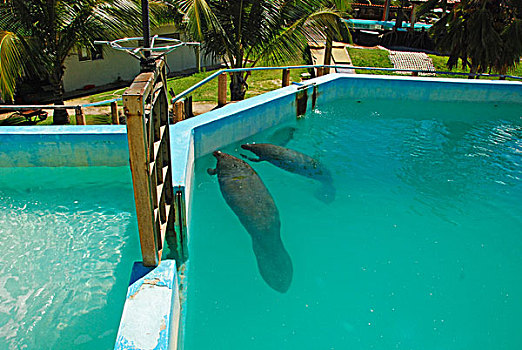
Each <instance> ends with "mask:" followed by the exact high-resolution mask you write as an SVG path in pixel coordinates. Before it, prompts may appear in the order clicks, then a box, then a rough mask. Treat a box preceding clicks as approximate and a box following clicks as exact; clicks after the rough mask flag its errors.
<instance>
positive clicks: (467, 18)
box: [428, 0, 522, 74]
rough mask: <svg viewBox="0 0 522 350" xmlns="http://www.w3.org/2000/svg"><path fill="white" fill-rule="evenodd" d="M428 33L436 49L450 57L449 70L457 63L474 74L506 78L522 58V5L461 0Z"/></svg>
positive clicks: (508, 1) (505, 0)
mask: <svg viewBox="0 0 522 350" xmlns="http://www.w3.org/2000/svg"><path fill="white" fill-rule="evenodd" d="M442 2H444V1H435V0H431V1H429V2H428V4H429V5H430V6H435V4H437V3H439V4H440V3H442ZM431 33H432V34H433V36H434V40H435V44H436V45H437V47H438V49H439V50H440V51H441V52H444V53H447V54H449V59H448V62H447V65H448V67H449V68H450V69H452V68H454V67H456V66H457V64H458V62H459V60H460V61H461V63H462V67H463V68H469V69H470V71H471V72H473V73H477V72H478V73H487V72H497V73H500V74H505V73H506V72H507V71H508V70H509V69H510V68H512V67H514V66H516V65H517V64H518V63H519V59H520V56H522V5H521V2H520V0H462V1H461V3H460V4H458V5H456V6H455V7H454V9H453V10H452V12H451V13H449V14H446V15H444V16H443V17H442V18H441V20H439V21H438V22H437V23H436V24H435V25H434V26H433V27H432V30H431Z"/></svg>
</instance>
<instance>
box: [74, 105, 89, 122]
mask: <svg viewBox="0 0 522 350" xmlns="http://www.w3.org/2000/svg"><path fill="white" fill-rule="evenodd" d="M74 114H75V115H76V125H86V122H85V116H84V115H83V111H82V108H81V107H79V108H76V109H75V110H74Z"/></svg>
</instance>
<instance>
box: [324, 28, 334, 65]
mask: <svg viewBox="0 0 522 350" xmlns="http://www.w3.org/2000/svg"><path fill="white" fill-rule="evenodd" d="M332 46H333V37H332V34H330V33H327V34H326V44H325V46H324V61H323V64H324V65H325V66H329V65H331V64H332V62H331V61H332ZM328 73H330V68H325V69H324V71H323V74H328Z"/></svg>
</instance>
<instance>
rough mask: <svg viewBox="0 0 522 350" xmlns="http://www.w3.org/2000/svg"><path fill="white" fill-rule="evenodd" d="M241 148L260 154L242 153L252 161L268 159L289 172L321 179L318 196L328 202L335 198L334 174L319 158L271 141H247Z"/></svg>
mask: <svg viewBox="0 0 522 350" xmlns="http://www.w3.org/2000/svg"><path fill="white" fill-rule="evenodd" d="M241 148H243V149H245V150H248V151H250V152H252V153H254V154H255V155H257V156H258V158H251V157H248V156H246V155H244V154H242V155H241V156H242V157H243V158H246V159H248V160H250V161H252V162H262V161H267V162H269V163H272V164H273V165H275V166H277V167H279V168H281V169H283V170H286V171H288V172H291V173H294V174H298V175H301V176H305V177H308V178H311V179H314V180H317V181H319V182H320V183H321V184H322V186H321V188H320V189H319V190H318V191H317V192H316V197H317V198H319V199H320V200H322V201H324V202H326V203H330V202H332V201H333V200H334V199H335V187H334V186H333V183H332V175H331V174H330V171H329V170H328V169H327V168H325V167H324V166H323V165H322V164H321V163H320V162H319V161H318V160H317V159H314V158H312V157H310V156H307V155H306V154H304V153H301V152H298V151H294V150H292V149H289V148H285V147H281V146H276V145H272V144H270V143H247V144H244V145H241Z"/></svg>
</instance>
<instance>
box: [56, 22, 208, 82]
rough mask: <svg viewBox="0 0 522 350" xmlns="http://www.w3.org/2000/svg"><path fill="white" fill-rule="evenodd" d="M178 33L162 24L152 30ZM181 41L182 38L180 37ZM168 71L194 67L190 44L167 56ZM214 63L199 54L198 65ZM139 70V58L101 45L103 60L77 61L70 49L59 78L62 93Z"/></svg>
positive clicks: (129, 75) (129, 76) (126, 77)
mask: <svg viewBox="0 0 522 350" xmlns="http://www.w3.org/2000/svg"><path fill="white" fill-rule="evenodd" d="M176 32H179V30H177V29H176V28H175V27H174V26H165V27H162V28H160V29H157V30H155V31H153V34H159V35H160V36H161V34H170V33H176ZM182 40H185V38H183V37H182ZM166 62H167V65H168V68H169V69H170V72H179V71H183V70H187V69H194V68H196V55H195V51H194V48H193V47H187V46H184V47H181V48H179V49H176V50H174V51H173V52H172V53H170V54H169V55H168V56H167V60H166ZM215 64H217V61H215V60H211V59H206V58H205V56H204V54H203V53H202V54H201V67H205V66H211V65H215ZM139 71H140V64H139V61H138V60H137V59H136V58H134V57H132V56H131V55H129V54H127V53H125V52H122V51H117V50H114V49H111V48H110V47H108V46H107V45H105V47H104V49H103V59H100V60H94V61H91V60H88V61H80V60H79V58H78V53H77V52H76V50H73V51H72V52H71V53H70V54H69V56H68V57H67V59H66V60H65V73H64V77H63V84H64V89H65V91H66V92H70V91H74V90H78V89H82V88H83V87H85V86H87V85H94V86H101V85H106V84H110V83H113V82H115V81H117V80H118V79H120V80H132V79H134V77H135V76H136V75H138V73H139Z"/></svg>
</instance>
